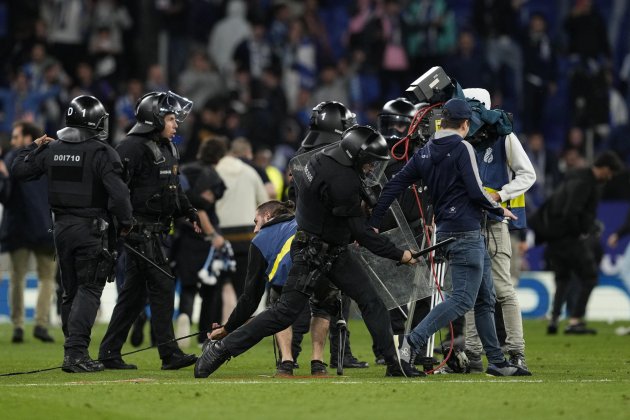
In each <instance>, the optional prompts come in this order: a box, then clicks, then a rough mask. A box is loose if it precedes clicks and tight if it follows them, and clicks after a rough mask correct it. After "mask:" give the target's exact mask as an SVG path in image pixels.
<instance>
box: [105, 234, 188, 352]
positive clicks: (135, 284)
mask: <svg viewBox="0 0 630 420" xmlns="http://www.w3.org/2000/svg"><path fill="white" fill-rule="evenodd" d="M161 242H162V240H161V238H160V236H159V235H155V234H154V235H151V236H150V238H149V239H148V240H147V241H146V242H145V243H143V244H133V243H132V244H131V245H132V246H134V248H137V249H139V250H146V249H151V250H153V251H155V252H147V251H145V255H146V254H149V255H147V256H149V257H152V258H154V259H155V260H156V262H157V263H158V265H159V266H160V267H161V268H162V269H164V270H165V271H167V272H170V268H169V266H168V262H167V261H165V260H160V256H159V254H160V253H159V252H158V251H159V247H161V246H162V243H161ZM151 254H153V255H151ZM147 297H148V300H149V306H150V308H151V331H153V333H154V334H155V340H156V341H157V343H158V353H159V355H160V358H161V359H166V358H168V357H169V356H171V355H172V354H173V353H174V352H176V351H179V346H178V345H177V343H176V342H175V341H173V340H174V339H175V333H174V331H173V311H174V308H173V307H174V299H175V280H174V279H171V278H169V277H167V276H166V275H164V274H163V273H161V272H160V271H159V270H157V269H156V268H155V267H153V266H151V265H150V264H149V263H147V262H146V261H144V260H142V259H141V258H139V257H138V256H136V255H134V254H132V253H129V252H128V253H127V261H126V267H125V280H124V283H123V286H122V290H121V291H120V294H119V295H118V301H117V302H116V306H115V307H114V312H113V314H112V318H111V320H110V322H109V326H108V327H107V332H106V333H105V337H103V341H102V342H101V346H100V350H99V358H105V357H111V358H115V357H117V356H120V352H121V349H122V346H123V344H124V343H125V340H126V339H127V335H128V334H129V330H130V329H131V326H132V325H133V322H134V321H135V320H136V318H137V317H138V314H139V313H140V312H141V311H143V310H144V306H145V305H146V302H147Z"/></svg>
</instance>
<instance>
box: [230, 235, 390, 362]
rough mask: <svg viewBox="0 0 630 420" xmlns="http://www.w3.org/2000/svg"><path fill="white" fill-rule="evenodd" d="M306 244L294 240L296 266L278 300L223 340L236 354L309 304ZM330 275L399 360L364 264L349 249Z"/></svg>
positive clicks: (382, 306)
mask: <svg viewBox="0 0 630 420" xmlns="http://www.w3.org/2000/svg"><path fill="white" fill-rule="evenodd" d="M304 246H305V245H304V244H303V243H302V242H299V241H293V244H292V245H291V257H292V259H293V266H292V268H291V271H290V272H289V277H288V279H287V283H286V284H285V286H284V289H283V291H282V295H281V296H280V299H279V300H278V303H277V304H276V305H275V306H274V307H272V308H271V309H269V310H267V311H265V312H263V313H262V314H260V315H258V316H257V317H256V318H254V319H253V320H252V321H251V322H250V323H248V324H246V325H243V326H242V327H240V328H238V329H237V330H236V331H234V332H232V333H231V334H230V335H228V336H227V337H226V338H225V339H224V340H223V342H224V343H225V347H226V348H227V350H228V351H229V352H230V354H232V355H233V356H238V355H239V354H241V353H244V352H245V351H247V350H248V349H250V348H251V347H253V346H254V345H256V344H257V343H258V342H259V341H260V340H262V339H263V338H264V337H267V336H269V335H272V334H275V333H277V332H278V331H282V330H284V329H285V328H287V327H288V326H289V325H291V324H292V323H293V322H295V320H296V319H297V318H298V316H299V314H300V313H301V312H302V310H303V309H304V306H305V305H306V304H307V303H308V300H309V297H310V295H311V293H312V287H308V288H302V287H301V286H300V285H302V284H303V283H304V280H305V279H306V278H307V277H308V275H309V271H310V270H309V266H308V263H307V262H306V260H305V256H304V254H305V249H304ZM328 277H329V279H330V281H332V282H333V283H334V284H335V286H337V287H338V288H339V289H340V290H341V291H342V292H344V293H345V294H346V295H348V296H349V297H350V298H351V299H353V300H354V301H355V302H357V305H358V306H359V309H360V310H361V314H362V315H363V319H364V320H365V323H366V325H367V328H368V331H369V332H370V334H371V335H372V339H373V340H374V341H375V342H376V344H377V347H378V349H379V350H380V351H381V352H382V354H383V355H384V356H385V359H386V361H387V362H389V363H393V362H394V361H395V360H396V349H395V347H394V343H393V340H392V329H391V325H390V320H389V314H388V312H387V308H386V307H385V304H383V302H382V301H381V300H380V298H379V297H378V295H377V293H376V291H375V290H374V288H373V286H372V285H371V283H370V281H369V278H368V276H367V274H366V273H365V272H364V271H363V268H362V267H361V265H360V264H359V263H358V262H357V261H356V260H355V259H353V258H351V256H350V255H349V253H348V252H347V251H346V252H343V253H342V254H341V255H340V256H339V257H338V258H337V259H336V261H335V262H334V263H333V265H332V268H331V270H330V272H329V273H328Z"/></svg>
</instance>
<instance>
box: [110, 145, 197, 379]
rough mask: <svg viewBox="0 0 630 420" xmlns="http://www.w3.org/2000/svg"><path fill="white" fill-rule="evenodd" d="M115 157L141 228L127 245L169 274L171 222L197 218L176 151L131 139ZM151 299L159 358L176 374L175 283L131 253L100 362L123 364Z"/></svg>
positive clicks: (152, 323)
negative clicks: (137, 322) (134, 326)
mask: <svg viewBox="0 0 630 420" xmlns="http://www.w3.org/2000/svg"><path fill="white" fill-rule="evenodd" d="M116 151H117V152H118V154H119V155H120V158H121V159H122V162H123V165H124V166H125V169H126V171H127V172H128V177H129V189H130V192H131V203H132V205H133V215H134V218H135V219H136V221H137V227H135V228H134V229H133V231H132V232H131V233H130V234H129V235H128V236H127V243H128V244H129V245H131V246H133V247H134V248H135V249H136V250H138V251H139V252H141V253H142V254H144V255H145V256H146V257H147V258H149V259H150V260H152V261H154V262H155V263H156V264H157V265H158V266H160V267H161V268H162V269H164V270H165V271H167V272H169V271H170V268H169V264H168V259H167V258H166V255H165V250H164V248H165V239H166V236H167V234H168V232H169V230H170V228H171V223H172V221H173V218H178V217H182V216H189V217H191V216H192V215H193V214H196V210H195V209H194V208H193V207H192V206H191V205H190V202H189V201H188V198H187V197H186V194H184V192H183V191H182V188H181V186H180V184H179V178H178V173H179V170H178V158H179V155H178V152H177V148H176V147H175V145H174V144H173V143H172V142H170V141H169V140H168V139H164V138H158V135H157V133H155V132H153V133H149V134H145V135H142V136H140V135H128V136H127V137H126V139H125V140H123V142H122V143H120V145H119V146H118V147H117V149H116ZM147 295H148V298H149V305H150V308H151V327H152V331H153V333H154V334H155V340H156V341H157V343H158V344H161V345H159V346H158V352H159V355H160V358H161V359H162V368H164V369H169V368H176V367H172V366H171V367H169V365H170V364H172V363H173V356H175V358H178V357H180V356H183V353H182V351H181V350H180V349H179V346H178V345H177V343H176V342H175V341H174V338H175V335H174V332H173V324H172V318H173V305H174V297H175V281H174V280H173V279H172V278H169V277H168V276H166V275H165V274H163V273H162V272H160V271H159V270H157V269H156V268H155V267H153V266H151V265H150V264H148V263H147V262H146V261H144V260H143V259H141V258H140V257H138V256H136V255H134V254H132V253H130V252H127V261H126V267H125V282H124V284H123V287H122V290H121V292H120V294H119V296H118V302H117V303H116V307H115V308H114V312H113V314H112V318H111V321H110V324H109V327H108V328H107V332H106V333H105V337H103V341H102V342H101V346H100V352H99V357H100V358H107V359H113V360H115V359H119V358H120V354H121V349H122V346H123V344H124V342H125V340H126V338H127V334H128V333H129V329H130V328H131V325H132V324H133V322H134V320H135V319H136V317H137V316H138V314H139V313H140V312H141V310H142V309H143V307H144V305H145V303H146V300H147ZM162 343H163V344H162ZM106 366H107V365H106ZM113 368H116V367H113ZM117 368H135V366H133V365H126V366H124V367H123V366H119V367H117Z"/></svg>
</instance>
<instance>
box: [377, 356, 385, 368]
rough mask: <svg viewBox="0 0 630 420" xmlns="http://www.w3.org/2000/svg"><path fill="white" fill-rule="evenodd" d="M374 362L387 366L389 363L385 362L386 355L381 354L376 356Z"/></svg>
mask: <svg viewBox="0 0 630 420" xmlns="http://www.w3.org/2000/svg"><path fill="white" fill-rule="evenodd" d="M374 363H375V364H377V365H381V366H385V365H386V364H387V363H386V362H385V357H383V356H381V355H379V356H376V357H375V358H374Z"/></svg>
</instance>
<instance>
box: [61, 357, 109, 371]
mask: <svg viewBox="0 0 630 420" xmlns="http://www.w3.org/2000/svg"><path fill="white" fill-rule="evenodd" d="M61 370H63V371H64V372H68V373H88V372H102V371H104V370H105V366H103V364H102V363H101V362H99V361H97V360H92V358H90V356H77V357H72V356H65V357H64V358H63V366H62V367H61Z"/></svg>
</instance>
